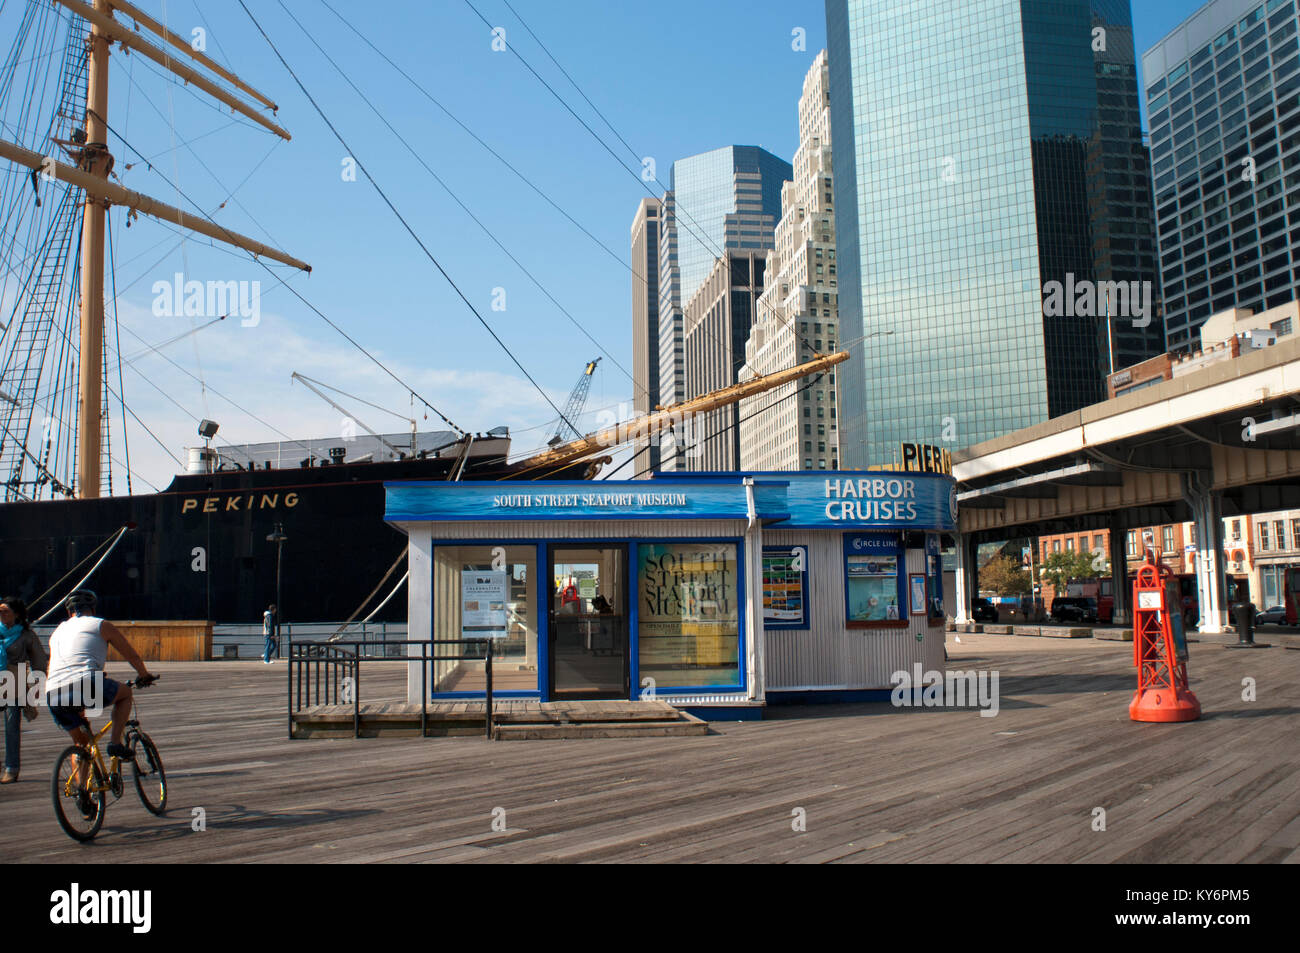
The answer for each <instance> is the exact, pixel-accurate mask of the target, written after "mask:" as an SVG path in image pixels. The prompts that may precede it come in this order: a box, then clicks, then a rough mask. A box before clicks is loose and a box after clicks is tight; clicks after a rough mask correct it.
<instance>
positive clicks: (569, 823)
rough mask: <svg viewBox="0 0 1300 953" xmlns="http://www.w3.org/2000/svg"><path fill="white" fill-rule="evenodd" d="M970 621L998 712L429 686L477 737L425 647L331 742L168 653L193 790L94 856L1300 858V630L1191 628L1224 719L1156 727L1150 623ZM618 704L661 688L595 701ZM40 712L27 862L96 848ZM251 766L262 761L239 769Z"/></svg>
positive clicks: (248, 683) (159, 735)
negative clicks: (659, 728) (1138, 637)
mask: <svg viewBox="0 0 1300 953" xmlns="http://www.w3.org/2000/svg"><path fill="white" fill-rule="evenodd" d="M962 640H963V641H962V643H961V644H959V645H958V644H953V645H951V646H950V647H949V648H950V653H951V657H952V662H951V667H953V668H965V669H969V668H972V667H977V668H980V669H989V670H997V671H999V673H1000V681H999V685H1000V696H1001V697H1000V709H999V712H998V714H997V716H996V717H994V718H982V717H980V715H979V714H978V713H977V712H975V711H969V710H968V711H953V710H940V709H900V710H895V709H893V708H892V707H891V706H889V705H888V704H857V705H829V706H820V705H819V706H808V707H799V706H790V707H787V708H774V709H770V710H769V711H768V712H767V718H766V720H764V721H760V722H742V723H727V724H717V723H715V724H713V725H712V726H711V730H712V731H714V732H715V733H714V734H710V735H707V736H700V737H645V736H641V737H638V738H637V740H635V741H629V739H627V738H620V737H616V738H591V739H586V740H575V741H570V742H568V743H552V744H538V743H535V744H496V743H491V742H488V741H485V740H484V739H483V738H482V721H481V718H482V716H481V713H480V714H478V716H477V717H478V719H479V720H478V722H477V724H475V723H473V721H472V720H471V719H473V718H474V717H475V716H474V715H473V714H472V712H471V711H470V710H469V709H470V707H471V706H470V704H469V703H468V702H464V701H455V702H453V703H451V704H449V705H448V704H444V703H437V704H436V706H435V704H434V703H430V707H429V711H430V713H431V715H432V713H433V712H434V711H435V710H437V711H444V714H443V715H441V716H440V717H438V718H436V719H434V723H435V725H437V724H441V725H445V726H448V727H447V728H446V729H445V730H447V731H462V732H464V735H463V736H462V737H429V738H424V739H421V738H419V737H416V735H417V734H418V730H419V728H418V725H419V713H420V710H421V706H419V705H411V704H408V703H406V701H405V664H404V663H387V662H383V663H379V662H377V663H373V664H374V666H375V671H374V673H373V674H372V673H371V671H370V669H369V668H367V669H366V674H365V676H364V677H363V679H362V686H363V692H364V694H363V701H365V702H366V703H367V705H366V707H365V710H366V711H367V712H370V711H373V712H374V713H376V714H382V715H383V716H384V717H385V718H393V719H395V720H394V721H392V722H389V724H391V725H392V727H393V730H401V731H404V732H406V733H407V736H406V737H393V736H390V735H388V734H386V733H385V734H383V735H381V736H380V737H375V738H362V739H360V740H355V739H353V738H352V736H351V727H352V726H351V708H350V707H349V706H321V708H320V709H319V710H320V711H322V712H324V713H326V714H329V715H332V716H335V717H337V719H338V720H337V721H334V722H322V723H321V724H322V725H323V726H325V725H328V726H331V730H332V731H333V734H331V735H330V736H329V737H330V740H328V741H324V740H322V741H309V740H302V741H290V740H288V739H287V738H286V725H285V711H284V693H285V679H286V677H287V676H286V672H285V668H284V667H282V666H281V667H276V666H263V665H262V664H261V663H260V662H255V661H242V662H239V661H231V662H210V663H173V662H159V663H155V664H156V665H157V667H158V669H159V671H160V672H161V673H162V674H163V679H162V680H161V681H160V682H159V683H158V685H157V686H155V687H154V688H151V689H148V690H146V691H141V692H140V694H139V713H140V718H141V722H142V724H143V726H144V727H145V729H146V730H147V731H149V732H150V734H151V735H153V736H154V738H155V740H156V741H157V742H158V744H159V746H160V749H161V751H162V754H163V757H164V759H165V760H166V764H167V767H168V769H169V773H171V774H172V783H171V792H170V793H171V798H172V802H171V805H170V810H169V812H168V815H167V816H166V817H162V818H155V817H152V816H150V815H147V814H146V813H145V812H143V811H142V810H140V809H139V807H138V805H137V804H135V803H134V801H133V800H132V797H133V796H132V795H130V794H129V792H128V796H127V798H125V799H124V800H123V801H121V802H115V803H113V804H111V805H109V810H108V816H107V818H106V822H105V827H104V830H103V831H102V832H101V834H100V835H99V837H98V838H97V840H96V844H95V851H96V857H97V858H99V859H101V860H105V861H107V862H109V863H114V862H140V861H141V860H144V861H147V862H152V863H169V862H177V863H188V862H203V863H237V862H240V863H244V862H248V863H268V862H292V863H331V862H342V861H356V860H365V861H369V862H375V863H404V862H416V861H434V862H463V863H477V862H494V861H495V862H501V861H509V862H538V861H547V860H582V861H650V862H706V861H716V860H727V861H734V862H811V863H819V862H820V863H836V862H844V863H860V862H872V861H891V862H892V861H904V862H906V861H912V862H959V861H963V860H964V861H970V862H980V863H984V862H990V861H1008V860H1016V861H1025V862H1031V863H1032V862H1042V861H1049V862H1058V861H1059V862H1078V861H1082V862H1113V861H1116V860H1120V861H1133V860H1147V861H1150V860H1155V861H1171V862H1179V861H1183V862H1201V861H1241V862H1248V863H1260V862H1262V863H1287V862H1291V863H1294V862H1296V861H1297V860H1300V826H1298V825H1297V822H1296V820H1295V818H1296V816H1297V812H1300V751H1297V746H1296V745H1295V743H1294V729H1293V728H1292V723H1293V722H1294V720H1295V719H1294V716H1293V715H1292V714H1291V713H1292V712H1293V711H1295V710H1296V709H1297V708H1300V653H1296V652H1280V651H1277V650H1272V651H1268V652H1255V653H1240V652H1230V651H1227V650H1225V649H1223V648H1222V647H1221V646H1218V645H1212V644H1209V643H1201V644H1193V645H1192V658H1191V662H1190V671H1191V676H1192V687H1193V688H1194V689H1195V690H1196V691H1197V693H1198V695H1199V696H1200V699H1201V703H1202V706H1203V707H1204V709H1205V713H1206V714H1205V717H1204V718H1203V719H1202V720H1201V721H1199V722H1194V723H1190V724H1184V725H1138V724H1134V723H1132V722H1130V721H1129V720H1128V718H1127V705H1128V700H1129V697H1130V695H1131V693H1132V688H1133V683H1134V674H1133V668H1132V653H1131V646H1129V645H1126V644H1124V643H1116V642H1105V641H1101V640H1088V639H1081V640H1055V639H1017V638H1015V637H1000V636H984V635H968V634H963V636H962ZM367 664H368V665H369V664H370V663H367ZM151 667H153V664H151ZM109 674H110V675H113V677H129V672H128V670H127V668H126V666H124V665H110V667H109ZM1246 676H1251V677H1255V678H1256V679H1258V681H1259V684H1260V686H1261V694H1260V701H1258V702H1253V703H1251V702H1244V701H1242V699H1241V697H1240V692H1241V687H1240V686H1241V680H1242V678H1243V677H1246ZM1265 688H1266V689H1267V690H1266V691H1265V690H1264V689H1265ZM510 702H511V705H510V708H509V709H508V710H511V711H514V710H518V711H520V712H532V711H536V712H539V713H540V712H547V713H550V715H551V716H554V717H555V718H557V719H560V722H557V723H562V721H563V720H564V719H566V718H568V717H569V713H571V712H573V711H575V710H580V709H581V708H585V707H586V706H579V705H578V703H576V702H566V703H562V704H554V703H548V704H547V705H543V704H542V703H540V702H537V701H535V700H515V699H511V700H510ZM516 704H517V709H516ZM457 705H465V706H466V710H465V711H464V712H462V713H461V718H460V719H456V718H452V717H449V714H453V713H454V712H452V711H451V709H454V707H455V706H457ZM620 709H621V710H624V711H639V710H641V707H640V706H639V705H636V704H635V703H630V702H627V701H623V702H605V703H603V704H601V705H593V706H590V708H589V710H590V711H600V712H609V711H611V710H620ZM315 710H316V709H313V711H315ZM479 710H480V712H481V708H480V709H479ZM304 714H306V713H304ZM677 717H682V716H677ZM400 718H406V719H408V722H407V725H409V727H402V726H401V723H400V721H399V720H396V719H400ZM94 720H95V724H97V725H98V724H100V723H101V722H102V717H96V718H95V719H94ZM539 724H544V723H539ZM602 724H605V723H602V722H595V723H594V724H593V727H597V728H599V727H601V725H602ZM638 724H639V722H638ZM457 726H459V727H457ZM24 730H25V734H26V737H25V738H24V739H23V756H24V757H23V761H24V764H23V770H22V775H21V777H22V779H21V780H20V781H19V782H18V783H17V784H13V785H6V786H5V787H4V788H3V789H2V790H0V796H3V799H4V802H5V803H4V812H5V818H6V821H7V824H6V830H7V831H8V834H7V835H6V840H5V856H6V859H7V860H13V861H15V862H55V863H59V862H65V863H76V862H80V860H82V859H83V854H84V848H82V847H80V846H79V845H76V844H75V843H73V842H72V841H71V840H68V839H66V838H62V837H61V835H59V834H58V829H57V826H55V825H53V824H52V820H51V818H50V813H51V808H50V804H49V791H48V771H49V766H50V764H51V763H52V761H53V759H54V757H55V756H56V754H57V753H58V751H59V750H61V749H62V747H63V746H65V745H66V743H67V742H66V735H65V734H64V733H63V732H61V731H58V730H57V729H56V728H55V726H54V725H53V724H52V722H50V720H49V719H48V718H47V717H45V718H40V719H38V720H37V721H36V722H33V723H31V724H30V725H25V726H24ZM718 732H720V733H718ZM250 764H255V765H258V766H257V767H255V768H247V769H245V768H240V767H239V766H240V765H250ZM205 769H206V773H205ZM218 769H220V770H218ZM196 806H202V807H204V808H205V810H206V812H207V823H208V829H207V831H205V832H202V833H193V832H191V831H190V829H189V820H190V809H191V808H193V807H196ZM1094 806H1103V807H1105V808H1106V811H1107V820H1108V825H1107V827H1108V829H1107V830H1106V831H1105V832H1098V831H1093V830H1091V823H1090V822H1091V810H1092V808H1093V807H1094ZM494 807H502V808H504V809H505V811H506V817H507V826H508V828H509V831H510V832H511V833H510V835H509V836H505V837H492V836H490V835H491V834H492V833H493V832H492V831H491V825H492V820H493V817H492V814H491V812H492V809H493V808H494ZM796 808H802V809H803V810H804V811H805V812H806V818H807V829H806V830H805V831H802V832H799V831H795V830H793V829H792V828H791V821H792V814H791V812H792V810H794V809H796ZM180 830H183V831H184V832H185V836H184V837H181V836H177V834H176V832H177V831H180ZM51 831H53V832H54V833H53V834H51Z"/></svg>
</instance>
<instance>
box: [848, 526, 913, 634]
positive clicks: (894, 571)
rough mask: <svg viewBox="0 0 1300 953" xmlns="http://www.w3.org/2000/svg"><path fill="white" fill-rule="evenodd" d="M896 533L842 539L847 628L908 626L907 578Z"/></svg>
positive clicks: (853, 536) (851, 535)
mask: <svg viewBox="0 0 1300 953" xmlns="http://www.w3.org/2000/svg"><path fill="white" fill-rule="evenodd" d="M902 567H903V549H902V545H901V541H900V539H899V535H898V534H897V533H857V534H850V535H847V536H845V537H844V592H845V602H846V611H847V620H848V624H849V625H850V626H854V625H857V626H886V627H888V626H896V625H906V624H907V611H906V606H907V594H906V592H905V591H904V588H903V587H904V586H905V585H906V579H907V574H906V573H904V572H902V571H901V570H902Z"/></svg>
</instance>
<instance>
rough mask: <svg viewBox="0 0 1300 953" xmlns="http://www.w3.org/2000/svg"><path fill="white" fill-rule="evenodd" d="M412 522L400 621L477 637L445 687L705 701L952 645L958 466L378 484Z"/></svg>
mask: <svg viewBox="0 0 1300 953" xmlns="http://www.w3.org/2000/svg"><path fill="white" fill-rule="evenodd" d="M386 494H387V502H386V518H387V519H388V521H389V522H390V523H391V524H392V525H394V526H396V527H397V528H399V529H401V530H402V531H403V532H405V533H406V534H407V535H408V536H409V537H410V549H409V556H408V562H409V569H410V577H409V582H408V600H409V603H408V631H409V633H410V634H409V638H410V639H412V640H416V639H461V638H464V639H479V638H489V637H490V639H491V640H490V641H484V642H483V643H481V644H482V651H483V653H484V654H483V655H482V657H481V658H472V659H468V660H466V659H458V660H455V661H446V662H441V661H440V662H435V663H433V664H432V665H431V666H430V671H429V672H427V673H425V678H424V679H423V680H422V679H421V675H420V672H419V666H418V665H413V666H412V669H413V671H412V673H411V674H410V676H409V677H408V693H412V694H411V698H412V701H414V700H416V698H417V697H418V695H419V693H420V686H421V684H427V685H428V686H429V690H430V694H431V696H432V697H434V698H442V699H452V698H473V697H476V696H480V695H482V693H483V691H484V687H485V678H484V668H485V662H486V653H487V652H489V651H490V652H491V653H492V667H493V675H494V691H495V693H496V694H499V695H506V696H511V695H513V696H515V697H524V698H537V699H540V700H543V701H553V700H562V699H578V698H609V699H634V698H640V697H645V696H646V695H648V694H653V695H654V696H655V697H657V698H660V699H662V700H666V701H669V702H671V703H672V704H674V705H677V706H678V707H683V708H686V709H688V710H690V711H692V712H693V713H696V714H700V715H702V716H704V717H718V718H721V717H727V718H735V717H759V716H760V715H761V711H762V709H763V707H764V706H766V705H767V704H770V703H777V702H782V701H812V700H852V699H883V698H887V697H888V694H889V690H890V688H891V685H890V681H889V677H890V675H891V674H892V673H893V672H895V671H898V670H900V669H906V668H908V667H910V666H911V665H912V664H913V663H915V662H921V663H922V664H924V665H925V666H926V668H927V669H930V668H941V667H942V662H943V640H944V621H945V620H944V614H943V599H944V592H943V566H942V559H941V556H940V552H941V550H942V537H943V535H944V534H950V533H952V532H953V531H954V529H955V521H956V512H955V508H956V507H955V500H956V496H955V488H954V484H953V481H952V479H951V478H950V477H947V476H942V475H936V474H921V473H886V472H841V473H836V472H822V471H819V472H817V473H815V474H809V473H784V472H783V473H717V474H714V473H710V474H701V473H682V474H672V475H669V474H659V475H657V476H656V478H655V479H652V480H637V481H588V482H564V483H561V482H518V483H505V482H502V483H445V482H438V483H424V482H398V483H390V484H387V485H386Z"/></svg>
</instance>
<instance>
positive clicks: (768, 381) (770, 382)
mask: <svg viewBox="0 0 1300 953" xmlns="http://www.w3.org/2000/svg"><path fill="white" fill-rule="evenodd" d="M848 359H849V352H848V351H837V352H836V353H834V354H826V355H820V356H818V357H815V358H813V359H812V360H811V361H807V362H806V363H803V364H797V365H795V366H794V367H788V368H786V369H785V370H783V371H776V372H775V373H772V374H764V375H763V376H761V377H754V378H751V379H750V380H747V381H741V382H740V383H739V384H732V385H730V386H729V387H723V388H721V389H720V390H715V391H710V392H709V393H707V394H701V395H700V396H699V397H692V398H691V399H690V400H684V401H681V402H680V403H677V404H672V405H671V406H668V407H664V408H662V409H660V410H656V411H654V412H653V413H650V414H647V415H645V416H644V417H638V418H636V419H634V420H630V421H624V422H622V423H619V424H615V425H614V426H613V427H608V428H606V429H605V430H601V431H599V432H597V433H591V434H587V435H586V436H585V437H579V438H578V439H577V440H570V441H569V442H568V443H562V444H560V445H559V446H555V447H551V448H550V449H548V450H543V451H542V452H541V453H539V454H536V455H534V456H531V457H526V458H525V459H523V460H520V461H518V462H517V463H515V464H514V467H515V469H516V470H531V469H536V468H538V467H558V466H561V465H563V464H567V463H574V462H576V461H578V460H581V459H583V458H584V457H589V456H591V455H592V454H593V453H598V452H600V451H602V450H608V449H609V448H610V447H616V446H618V445H619V444H622V443H627V442H629V441H631V440H639V439H644V438H646V437H653V436H654V435H655V434H657V433H659V432H660V431H661V430H662V429H664V428H665V427H672V426H674V425H679V424H681V423H682V420H683V418H684V417H686V416H687V415H691V414H703V413H707V412H708V411H711V410H718V409H719V408H721V407H727V406H730V405H731V404H738V403H740V401H742V400H743V399H744V398H746V397H753V396H754V395H755V394H761V393H763V392H765V391H769V390H773V389H774V388H777V387H780V386H782V385H783V384H789V383H791V382H793V381H797V380H799V379H800V378H801V377H808V376H810V375H812V374H820V373H822V372H824V371H829V370H830V369H831V368H832V367H834V366H835V365H836V364H840V363H842V362H844V361H847V360H848Z"/></svg>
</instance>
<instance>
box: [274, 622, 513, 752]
mask: <svg viewBox="0 0 1300 953" xmlns="http://www.w3.org/2000/svg"><path fill="white" fill-rule="evenodd" d="M394 645H400V646H403V648H404V650H405V651H406V653H407V654H406V655H404V656H397V657H394V656H392V655H389V654H388V651H389V647H390V646H394ZM412 645H415V646H418V647H419V649H420V652H419V655H418V656H417V655H412V654H411V653H410V649H409V648H407V647H408V646H412ZM371 646H379V652H378V653H373V652H370V651H368V648H369V647H371ZM439 646H461V647H462V651H460V652H450V651H439ZM288 650H289V652H288V654H289V666H288V679H289V682H288V685H289V694H288V708H289V737H290V738H292V737H293V719H294V715H296V714H298V713H299V712H301V711H302V710H303V709H304V708H306V707H308V706H311V705H346V704H348V703H349V702H350V703H351V704H352V734H353V737H355V738H360V737H361V663H362V662H394V661H405V662H407V663H413V662H416V661H417V659H418V661H419V665H420V699H421V703H420V737H424V736H425V735H427V734H428V731H427V728H428V721H429V709H428V701H429V669H430V667H431V666H432V665H433V664H435V663H437V662H479V661H485V660H486V669H485V674H486V677H487V691H486V701H487V710H486V721H487V737H488V739H489V740H490V739H491V738H492V652H491V650H490V646H488V644H487V643H486V641H485V640H483V639H426V640H423V641H419V640H412V639H403V640H400V641H394V640H392V639H384V640H375V639H340V640H337V641H329V642H307V641H301V640H299V641H294V640H293V638H292V637H290V638H289V640H288Z"/></svg>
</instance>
